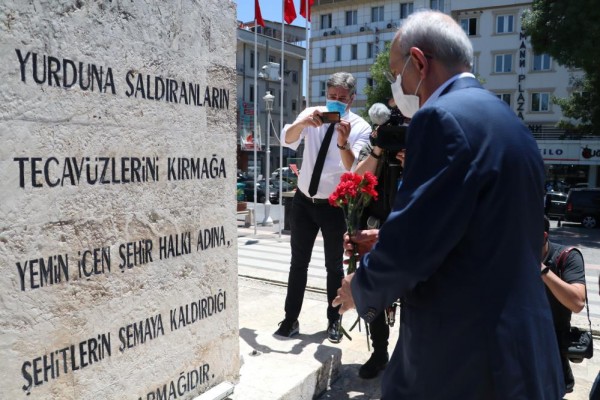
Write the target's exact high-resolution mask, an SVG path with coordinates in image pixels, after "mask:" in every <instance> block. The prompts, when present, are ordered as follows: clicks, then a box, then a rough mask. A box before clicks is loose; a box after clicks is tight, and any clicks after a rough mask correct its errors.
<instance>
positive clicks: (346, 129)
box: [335, 120, 352, 147]
mask: <svg viewBox="0 0 600 400" xmlns="http://www.w3.org/2000/svg"><path fill="white" fill-rule="evenodd" d="M335 130H336V131H337V133H338V138H337V144H338V146H340V147H343V146H344V145H345V144H346V143H348V138H349V137H350V131H351V130H352V127H351V126H350V122H348V121H345V120H341V121H340V122H338V123H337V125H336V126H335Z"/></svg>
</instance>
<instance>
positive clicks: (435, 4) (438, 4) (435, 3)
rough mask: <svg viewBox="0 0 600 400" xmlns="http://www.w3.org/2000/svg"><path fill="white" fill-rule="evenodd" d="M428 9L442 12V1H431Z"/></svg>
mask: <svg viewBox="0 0 600 400" xmlns="http://www.w3.org/2000/svg"><path fill="white" fill-rule="evenodd" d="M429 6H430V7H429V8H431V9H432V10H438V11H441V12H444V0H431V2H430V4H429Z"/></svg>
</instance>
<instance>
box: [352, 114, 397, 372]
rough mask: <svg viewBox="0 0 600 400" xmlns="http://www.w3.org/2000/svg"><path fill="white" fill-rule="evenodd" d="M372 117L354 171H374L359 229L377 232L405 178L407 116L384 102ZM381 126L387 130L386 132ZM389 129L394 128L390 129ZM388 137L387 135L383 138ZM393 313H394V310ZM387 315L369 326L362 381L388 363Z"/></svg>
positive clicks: (361, 369)
mask: <svg viewBox="0 0 600 400" xmlns="http://www.w3.org/2000/svg"><path fill="white" fill-rule="evenodd" d="M369 117H370V119H371V122H373V123H374V124H375V125H374V130H373V132H372V134H371V138H370V139H371V140H370V143H368V144H366V145H365V147H363V149H362V150H361V151H360V153H359V156H358V160H359V163H358V166H357V167H356V171H355V172H356V173H357V174H360V175H362V174H364V173H365V172H371V173H373V174H374V175H375V176H376V177H377V182H378V183H377V187H376V190H377V193H378V196H377V200H376V201H373V202H371V203H370V204H369V206H367V208H366V209H365V212H364V213H363V215H362V216H361V222H360V227H361V229H378V228H379V226H380V225H381V224H383V222H384V221H385V220H386V218H387V216H388V215H389V213H390V212H391V210H392V206H393V204H394V198H395V196H396V191H397V190H398V185H399V182H400V180H401V176H402V168H403V166H404V156H405V150H404V148H403V147H404V136H403V133H404V127H402V126H401V125H403V123H404V117H403V116H402V114H400V111H399V110H398V108H397V107H392V108H391V109H390V108H388V107H386V106H385V105H384V104H381V103H375V104H373V106H371V108H370V109H369ZM382 127H386V129H384V128H382ZM394 127H395V128H394ZM387 128H391V130H390V129H387ZM380 131H381V132H380ZM384 131H385V132H384ZM386 134H387V135H388V136H387V137H383V135H386ZM380 146H382V147H380ZM391 310H392V312H394V313H395V308H394V307H392V308H391ZM385 314H386V312H382V313H380V314H379V315H378V316H377V317H376V318H375V319H374V320H373V321H372V322H371V323H370V324H369V331H370V335H371V340H372V342H373V354H371V357H370V358H369V360H368V361H367V362H366V363H365V364H363V365H362V366H361V367H360V369H359V371H358V375H359V376H360V377H361V378H363V379H372V378H375V377H376V376H377V375H378V374H379V371H381V370H383V369H384V368H385V366H386V365H387V363H388V361H389V355H388V351H387V348H388V339H389V336H390V328H389V326H388V321H386V315H385ZM390 324H393V322H390Z"/></svg>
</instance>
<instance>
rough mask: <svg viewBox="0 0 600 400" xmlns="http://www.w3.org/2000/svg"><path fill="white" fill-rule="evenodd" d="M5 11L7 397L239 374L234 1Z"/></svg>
mask: <svg viewBox="0 0 600 400" xmlns="http://www.w3.org/2000/svg"><path fill="white" fill-rule="evenodd" d="M0 15H3V16H7V19H6V20H7V21H10V23H7V25H6V26H5V27H3V30H2V32H3V33H2V47H0V93H1V94H2V100H0V113H1V114H2V116H3V117H2V119H1V120H0V143H2V145H1V146H0V265H1V266H2V269H3V273H2V274H1V275H0V304H2V310H1V311H0V360H1V362H0V398H1V399H11V400H18V399H61V400H63V399H67V400H69V399H73V400H75V399H131V400H141V399H145V400H149V399H171V398H173V399H175V398H177V399H192V398H194V397H196V396H198V395H199V394H201V393H204V392H206V391H208V390H209V389H210V388H212V387H215V386H217V385H219V384H221V383H223V382H235V381H236V380H237V379H238V375H239V364H240V360H239V332H238V307H237V249H236V246H235V243H236V235H237V233H236V223H235V213H234V212H233V211H232V210H234V209H235V197H234V196H232V195H231V188H232V187H233V186H234V182H235V169H236V167H235V149H236V139H235V135H232V134H231V132H234V131H235V129H236V128H235V126H236V121H235V110H236V104H235V99H234V98H233V97H231V96H230V94H233V93H235V34H236V33H235V32H236V29H235V26H236V16H235V8H234V7H223V6H222V2H221V1H220V0H204V1H202V2H201V4H200V3H199V2H197V1H193V0H181V1H178V2H177V4H175V3H171V2H66V3H60V2H2V3H0ZM217 20H218V21H219V23H218V24H215V23H214V22H211V21H217ZM40 21H46V22H47V23H46V22H44V23H41V22H40ZM49 21H50V22H49Z"/></svg>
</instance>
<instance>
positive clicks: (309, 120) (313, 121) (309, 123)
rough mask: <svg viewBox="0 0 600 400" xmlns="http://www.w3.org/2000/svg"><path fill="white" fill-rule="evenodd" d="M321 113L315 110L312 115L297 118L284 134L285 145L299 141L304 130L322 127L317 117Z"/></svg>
mask: <svg viewBox="0 0 600 400" xmlns="http://www.w3.org/2000/svg"><path fill="white" fill-rule="evenodd" d="M320 114H321V113H320V112H319V111H317V110H315V111H314V112H313V113H312V114H309V115H307V116H306V117H304V118H298V119H297V120H296V121H295V122H294V123H293V124H292V125H290V126H289V128H287V130H286V133H285V142H286V143H287V144H290V143H294V142H297V141H298V139H300V134H301V133H302V131H303V130H304V128H308V127H313V128H318V127H319V126H321V125H323V123H322V122H321V120H320V119H319V118H318V115H320Z"/></svg>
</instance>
